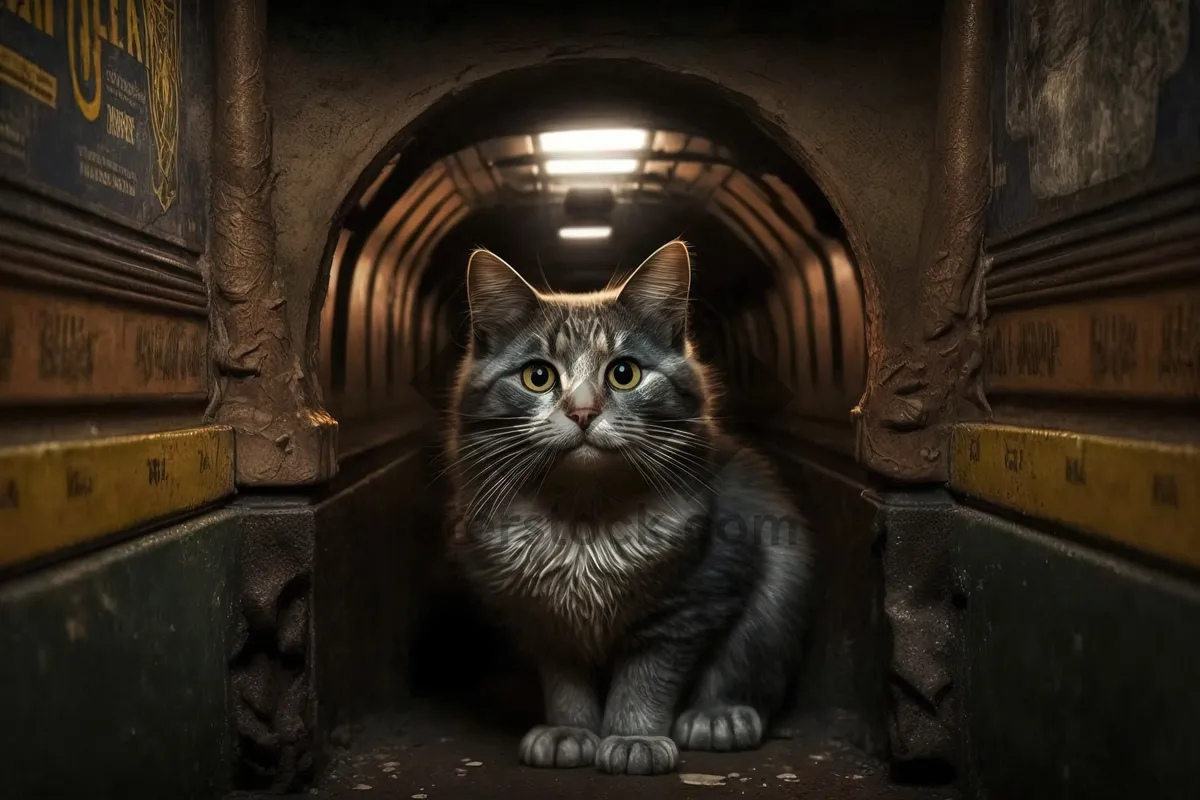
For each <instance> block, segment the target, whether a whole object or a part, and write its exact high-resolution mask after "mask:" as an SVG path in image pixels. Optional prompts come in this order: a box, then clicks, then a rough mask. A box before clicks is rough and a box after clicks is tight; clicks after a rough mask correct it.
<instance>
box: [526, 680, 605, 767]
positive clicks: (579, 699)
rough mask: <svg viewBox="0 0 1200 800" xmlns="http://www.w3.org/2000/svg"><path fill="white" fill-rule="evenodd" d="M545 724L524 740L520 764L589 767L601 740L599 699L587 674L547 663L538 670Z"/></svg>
mask: <svg viewBox="0 0 1200 800" xmlns="http://www.w3.org/2000/svg"><path fill="white" fill-rule="evenodd" d="M539 672H540V673H541V680H542V696H543V699H544V702H545V708H546V724H545V725H538V726H536V727H534V728H533V729H532V730H530V731H529V733H527V734H525V736H524V738H523V739H521V748H520V749H521V753H520V755H521V763H523V764H527V765H528V766H531V767H560V768H570V767H590V766H592V765H593V764H595V762H596V752H597V750H598V748H599V744H600V738H599V737H598V736H597V735H596V734H597V732H598V731H599V730H600V699H599V695H598V694H597V691H596V685H595V680H594V676H593V675H592V674H591V673H590V672H588V671H587V670H584V669H580V668H577V667H568V666H563V665H561V664H551V663H544V664H542V666H541V668H540V669H539Z"/></svg>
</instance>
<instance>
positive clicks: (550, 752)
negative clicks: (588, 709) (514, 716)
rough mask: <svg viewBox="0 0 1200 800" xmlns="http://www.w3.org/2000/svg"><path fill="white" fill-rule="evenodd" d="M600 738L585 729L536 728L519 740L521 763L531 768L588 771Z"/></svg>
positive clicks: (542, 726) (593, 762) (539, 726)
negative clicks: (576, 768) (582, 768)
mask: <svg viewBox="0 0 1200 800" xmlns="http://www.w3.org/2000/svg"><path fill="white" fill-rule="evenodd" d="M599 744H600V737H599V736H597V735H596V734H594V733H592V732H591V731H589V730H587V729H586V728H565V727H553V726H550V725H538V726H537V727H535V728H533V729H532V730H530V731H529V733H527V734H525V737H524V738H523V739H521V763H522V764H525V765H526V766H530V767H559V768H562V769H568V768H571V767H590V766H592V765H593V764H595V763H596V750H597V749H598V747H599Z"/></svg>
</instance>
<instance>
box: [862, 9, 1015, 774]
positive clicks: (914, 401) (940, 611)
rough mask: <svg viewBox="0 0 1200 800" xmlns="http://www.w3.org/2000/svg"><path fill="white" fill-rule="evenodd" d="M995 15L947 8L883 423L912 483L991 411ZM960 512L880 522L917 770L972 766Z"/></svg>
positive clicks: (949, 504) (902, 755)
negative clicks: (913, 270)
mask: <svg viewBox="0 0 1200 800" xmlns="http://www.w3.org/2000/svg"><path fill="white" fill-rule="evenodd" d="M993 14H994V10H993V5H992V2H991V0H947V2H946V6H945V11H944V12H943V16H942V65H941V90H940V94H939V98H938V117H937V133H936V139H935V153H936V158H935V160H934V162H933V166H932V171H931V175H930V181H929V194H928V198H929V199H928V203H927V206H926V209H925V219H924V224H923V226H922V230H921V239H920V247H919V256H920V262H919V271H918V275H919V276H920V278H919V279H920V281H921V286H922V296H923V302H922V305H921V307H920V309H919V311H918V315H917V317H916V318H915V319H913V320H910V321H909V329H908V331H909V336H910V339H909V342H910V343H911V352H910V353H909V354H907V359H906V360H905V362H904V363H902V364H901V365H900V367H899V368H898V369H897V371H896V372H895V374H894V375H893V377H892V378H891V382H890V383H889V382H888V380H886V379H885V381H884V384H885V387H886V394H884V396H883V400H884V402H885V406H884V413H883V415H882V419H881V420H880V421H881V422H882V424H883V426H884V427H885V428H889V429H890V431H891V433H889V435H888V436H887V438H886V439H884V440H883V441H885V442H886V444H887V447H889V448H891V450H890V451H889V452H888V457H889V458H890V459H895V462H896V463H902V464H904V465H905V470H904V472H903V474H901V475H899V476H897V477H902V478H906V479H909V480H937V481H945V480H947V479H948V477H949V474H948V461H949V450H950V447H949V437H950V426H951V424H952V423H954V422H955V421H957V420H959V419H962V418H964V417H967V416H974V415H976V414H978V413H980V412H986V410H987V404H986V402H985V400H984V398H983V394H982V389H981V387H980V383H979V381H980V376H979V371H980V367H981V366H982V352H981V351H982V342H981V340H982V324H983V318H984V313H985V310H984V308H983V304H982V297H983V277H984V272H985V271H986V265H985V263H984V262H983V259H981V245H982V242H983V229H984V211H985V209H986V207H987V201H988V194H989V189H990V181H989V177H990V174H991V173H990V158H991V151H990V144H989V142H990V131H991V115H990V113H989V109H990V103H989V99H990V98H989V80H988V77H989V70H990V68H991V65H990V63H989V52H990V45H991V36H992V20H993ZM898 421H906V422H907V423H909V424H910V427H908V428H907V429H906V428H905V427H904V426H902V425H897V424H896V423H897V422H898ZM917 422H921V423H922V424H920V425H918V424H916V423H917ZM878 455H879V454H878V451H877V452H876V457H878ZM953 507H954V504H953V501H952V500H951V499H950V497H949V496H948V495H945V494H944V493H936V494H934V495H933V496H925V495H921V494H918V493H916V492H911V491H910V492H902V493H898V495H897V496H893V497H889V498H885V513H884V514H883V515H882V517H881V522H882V527H883V530H882V531H881V533H882V535H883V538H884V543H885V546H884V549H883V571H884V610H885V613H886V615H887V619H888V624H889V627H890V630H891V636H892V655H891V663H890V664H889V670H888V673H889V675H888V677H889V689H890V695H891V708H890V725H889V739H890V750H891V756H892V759H893V760H894V761H895V762H901V763H907V764H909V765H917V764H930V763H940V764H945V765H951V766H958V765H959V764H960V751H959V739H960V736H959V727H960V726H959V719H958V713H959V706H960V697H959V695H960V693H961V691H962V687H961V684H962V681H961V680H960V678H961V676H960V675H958V674H957V671H958V664H957V652H956V650H955V648H956V646H957V639H958V611H957V609H956V607H955V603H954V588H955V582H954V575H953V567H952V559H951V558H950V553H951V548H952V547H953V531H954V528H953V526H952V525H951V524H950V520H949V517H948V516H947V515H948V513H949V512H950V510H951V509H952V508H953Z"/></svg>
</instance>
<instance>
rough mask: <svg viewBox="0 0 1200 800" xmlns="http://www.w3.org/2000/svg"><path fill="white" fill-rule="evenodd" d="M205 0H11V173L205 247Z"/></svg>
mask: <svg viewBox="0 0 1200 800" xmlns="http://www.w3.org/2000/svg"><path fill="white" fill-rule="evenodd" d="M195 2H196V0H0V175H2V176H3V177H4V178H5V179H6V180H12V181H16V182H18V183H22V184H25V185H26V186H28V187H29V188H32V189H33V190H34V191H36V192H38V193H40V194H43V195H46V196H50V197H53V198H55V199H59V200H63V201H66V202H68V203H71V204H72V205H76V206H81V207H83V208H86V209H88V210H90V211H93V212H95V213H98V214H100V215H102V216H105V217H107V218H109V219H113V220H115V221H118V222H121V223H124V224H126V225H128V226H130V227H134V228H136V229H138V230H143V231H145V232H147V233H150V234H153V235H157V236H158V237H159V238H164V239H167V240H168V241H173V242H175V243H177V244H181V245H184V246H187V247H189V248H192V249H198V248H199V247H200V246H201V245H202V243H203V240H204V230H203V225H204V219H205V216H206V215H205V213H204V194H203V188H202V187H203V183H204V182H203V181H202V180H201V179H200V178H201V175H200V167H199V163H200V159H199V158H198V155H199V144H198V143H195V142H193V141H192V140H190V139H189V138H188V137H187V128H188V126H187V118H188V113H189V109H188V108H187V106H188V104H189V103H198V104H199V105H200V107H201V108H206V107H207V105H208V93H207V91H206V85H207V76H204V75H198V74H196V73H197V72H198V71H199V69H198V68H199V64H200V61H199V60H198V58H197V57H196V55H195V54H193V53H191V52H190V50H191V49H194V48H195V47H196V45H198V44H200V42H201V39H202V37H201V36H199V35H198V32H197V31H196V30H193V28H194V26H196V25H198V24H199V19H200V15H199V14H197V13H196V8H195V7H194V4H195ZM189 97H190V98H191V99H190V100H189Z"/></svg>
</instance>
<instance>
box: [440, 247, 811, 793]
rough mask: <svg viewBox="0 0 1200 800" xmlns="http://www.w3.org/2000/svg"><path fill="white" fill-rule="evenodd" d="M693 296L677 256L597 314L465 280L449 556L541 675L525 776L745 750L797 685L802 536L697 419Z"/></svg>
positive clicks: (583, 306) (645, 267) (753, 472)
mask: <svg viewBox="0 0 1200 800" xmlns="http://www.w3.org/2000/svg"><path fill="white" fill-rule="evenodd" d="M690 280H691V265H690V261H689V255H688V249H687V246H686V245H685V244H684V243H683V242H679V241H674V242H670V243H668V244H667V245H664V246H663V247H662V248H660V249H659V250H657V251H656V252H655V253H654V254H653V255H651V256H650V258H648V259H647V260H646V261H645V262H644V263H643V264H642V265H641V266H640V267H639V268H638V269H637V271H636V272H635V273H634V274H633V275H632V276H631V277H630V278H629V279H628V280H626V281H625V282H624V284H623V285H621V286H620V287H617V288H613V289H608V290H605V291H601V292H596V293H592V294H561V295H551V294H546V293H541V292H538V291H536V290H535V289H533V287H531V286H530V285H529V284H528V283H526V282H525V281H524V279H522V278H521V277H520V276H519V275H518V274H517V273H516V272H515V271H514V270H513V269H512V268H511V267H509V266H508V265H507V264H506V263H504V262H503V261H502V260H500V259H499V258H497V257H496V256H495V255H493V254H491V253H489V252H487V251H485V250H478V251H476V252H475V253H473V254H472V256H471V259H470V262H469V264H468V268H467V288H468V296H469V302H470V310H471V340H470V344H469V347H468V352H467V356H466V358H465V359H464V361H463V363H462V366H461V368H460V372H459V378H458V384H457V388H456V391H455V396H454V400H453V423H452V425H451V431H450V436H449V442H448V455H449V457H450V459H451V463H452V464H453V465H454V466H453V468H452V472H451V475H452V480H453V483H454V489H455V491H454V496H455V500H454V502H455V505H456V509H455V511H456V514H455V519H456V527H455V533H454V543H453V545H454V546H453V548H452V549H453V551H454V552H456V554H457V556H458V557H459V558H460V559H461V562H462V563H463V565H464V566H465V572H466V573H467V575H468V577H469V579H470V580H471V581H472V582H473V583H474V585H475V586H476V587H477V588H478V589H479V590H480V592H481V593H482V595H483V597H484V599H485V600H486V601H488V603H489V604H490V606H491V607H492V608H493V609H495V610H496V611H498V612H499V614H500V615H501V617H502V618H503V619H504V620H506V621H507V622H508V623H509V624H510V625H511V627H512V629H513V630H514V632H515V634H516V636H517V638H518V640H519V641H520V642H521V643H522V644H523V645H524V646H525V647H526V648H527V649H528V651H529V652H530V653H531V655H532V656H533V657H534V658H535V659H536V661H537V663H538V666H539V671H540V674H541V681H542V687H543V691H544V698H545V722H546V724H545V725H539V726H537V727H535V728H534V729H533V730H531V731H529V733H528V734H526V735H525V737H524V739H523V740H522V742H521V745H520V757H521V760H522V762H523V763H525V764H528V765H531V766H536V767H579V766H591V765H593V764H594V765H596V766H598V767H599V768H601V769H603V770H604V771H606V772H610V773H619V774H638V775H645V774H662V773H667V772H671V771H674V770H675V769H676V767H677V766H678V763H679V749H680V748H683V749H692V750H719V751H728V750H743V749H752V748H755V747H757V746H758V745H759V744H760V743H761V742H762V739H763V736H764V731H765V730H766V727H767V725H768V723H769V721H770V719H771V717H772V715H773V714H775V713H776V712H777V711H778V710H779V708H780V706H781V704H782V703H783V701H784V698H785V694H786V692H787V690H788V687H789V685H790V682H789V678H790V677H791V676H792V675H794V674H795V673H796V671H797V669H798V666H799V658H800V643H801V635H802V631H803V625H802V620H803V616H804V605H805V602H804V601H805V589H806V586H807V584H808V576H809V561H810V551H809V546H808V534H807V530H806V528H805V524H804V521H803V519H802V518H801V517H800V516H799V515H798V514H797V512H796V510H795V509H794V508H793V506H792V505H791V503H790V502H789V500H788V499H787V498H786V497H785V495H784V493H783V492H782V490H781V489H780V487H779V485H778V483H777V481H776V480H775V478H774V477H773V476H772V474H771V471H770V470H769V468H768V466H767V464H766V463H765V461H764V460H763V459H762V458H761V457H759V456H758V455H756V454H754V453H753V452H752V451H750V450H748V449H746V448H744V447H741V446H739V445H737V444H736V443H734V442H732V441H730V440H729V439H728V438H726V437H724V436H722V435H721V434H720V433H719V432H718V430H717V428H716V426H715V425H714V423H713V421H712V420H711V418H710V416H709V409H710V404H711V390H710V388H709V382H708V377H707V376H706V373H705V370H704V368H703V367H702V366H701V365H700V364H699V363H698V362H697V361H696V360H695V359H694V358H693V357H692V347H691V344H690V343H689V340H688V325H687V302H688V290H689V286H690Z"/></svg>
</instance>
